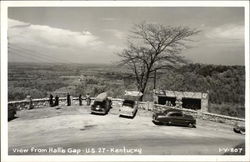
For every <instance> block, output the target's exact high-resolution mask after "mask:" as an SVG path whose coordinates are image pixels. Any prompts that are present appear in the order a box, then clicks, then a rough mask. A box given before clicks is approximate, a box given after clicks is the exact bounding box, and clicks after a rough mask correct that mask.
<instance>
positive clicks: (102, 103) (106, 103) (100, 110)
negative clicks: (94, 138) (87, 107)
mask: <svg viewBox="0 0 250 162" xmlns="http://www.w3.org/2000/svg"><path fill="white" fill-rule="evenodd" d="M111 105H112V101H111V100H110V99H109V98H108V94H107V93H106V92H103V93H101V94H99V95H98V96H97V97H96V98H95V101H94V103H93V104H92V105H91V114H107V113H108V112H109V110H110V109H111Z"/></svg>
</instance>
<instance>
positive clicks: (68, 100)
mask: <svg viewBox="0 0 250 162" xmlns="http://www.w3.org/2000/svg"><path fill="white" fill-rule="evenodd" d="M67 105H68V106H70V105H71V100H70V94H69V93H68V94H67Z"/></svg>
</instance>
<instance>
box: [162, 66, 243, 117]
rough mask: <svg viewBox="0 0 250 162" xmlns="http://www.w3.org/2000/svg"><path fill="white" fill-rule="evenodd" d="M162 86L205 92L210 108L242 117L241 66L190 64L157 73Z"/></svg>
mask: <svg viewBox="0 0 250 162" xmlns="http://www.w3.org/2000/svg"><path fill="white" fill-rule="evenodd" d="M158 87H161V88H162V89H168V90H177V91H193V92H208V93H209V103H210V111H211V112H215V113H220V114H225V115H231V116H240V117H244V111H245V108H244V102H245V69H244V66H220V65H201V64H190V65H186V66H183V67H181V68H178V69H176V70H168V71H166V72H165V73H164V74H162V75H161V76H160V79H159V85H158Z"/></svg>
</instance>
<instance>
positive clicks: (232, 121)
mask: <svg viewBox="0 0 250 162" xmlns="http://www.w3.org/2000/svg"><path fill="white" fill-rule="evenodd" d="M167 109H176V110H181V111H182V112H183V113H184V114H187V115H192V116H193V117H195V118H196V119H202V120H209V121H214V122H218V123H226V124H229V125H236V124H237V123H241V124H244V123H245V119H242V118H236V117H231V116H225V115H219V114H213V113H208V112H203V111H195V110H191V109H184V108H176V107H168V106H165V105H157V104H155V105H154V110H153V111H154V112H160V111H164V110H167Z"/></svg>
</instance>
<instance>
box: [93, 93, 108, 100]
mask: <svg viewBox="0 0 250 162" xmlns="http://www.w3.org/2000/svg"><path fill="white" fill-rule="evenodd" d="M107 98H108V94H107V92H103V93H100V94H99V95H98V96H97V97H96V98H95V101H99V102H102V101H104V100H105V99H107Z"/></svg>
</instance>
